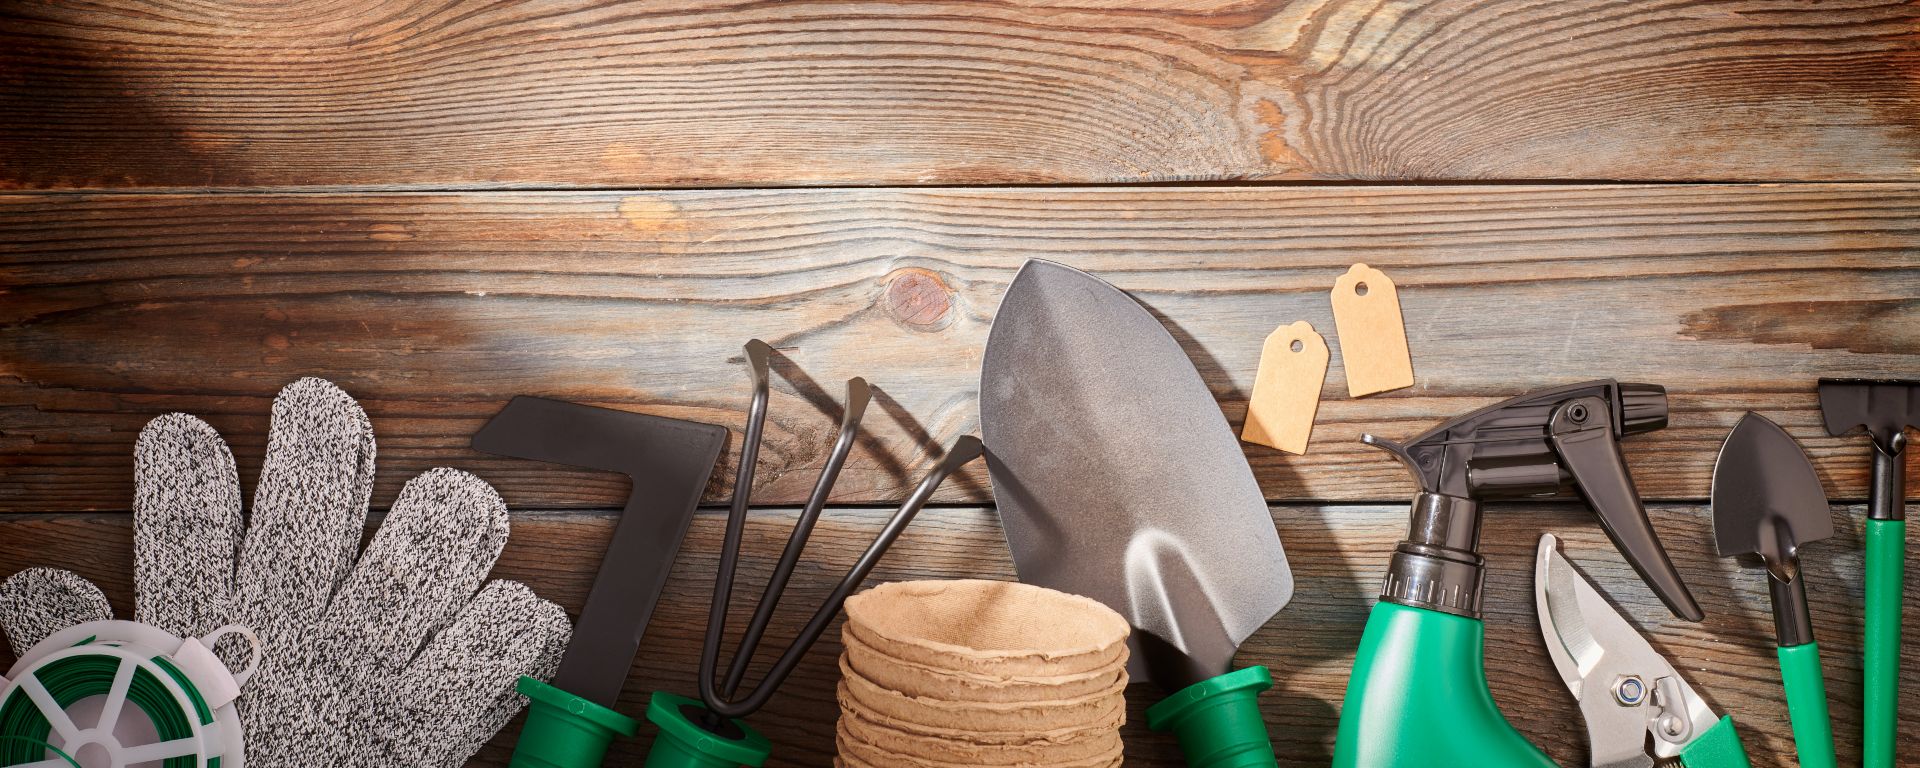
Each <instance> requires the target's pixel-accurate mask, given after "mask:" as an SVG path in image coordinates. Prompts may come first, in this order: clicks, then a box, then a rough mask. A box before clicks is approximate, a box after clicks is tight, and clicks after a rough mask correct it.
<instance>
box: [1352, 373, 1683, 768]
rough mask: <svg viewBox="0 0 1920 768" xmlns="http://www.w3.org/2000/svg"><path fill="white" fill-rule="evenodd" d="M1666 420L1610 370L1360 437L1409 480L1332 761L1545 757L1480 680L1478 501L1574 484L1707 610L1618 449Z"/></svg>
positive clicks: (1663, 582) (1662, 410) (1614, 528)
mask: <svg viewBox="0 0 1920 768" xmlns="http://www.w3.org/2000/svg"><path fill="white" fill-rule="evenodd" d="M1666 425H1667V395H1666V390H1664V389H1662V388H1660V387H1658V386H1655V385H1651V384H1622V383H1619V382H1615V381H1613V380H1610V379H1603V380H1599V381H1590V382H1586V383H1582V384H1574V385H1570V386H1563V387H1554V388H1550V389H1543V390H1536V391H1534V392H1530V393H1528V394H1525V395H1521V396H1519V397H1516V398H1513V399H1511V400H1507V401H1505V402H1502V403H1498V404H1495V405H1492V406H1489V407H1487V408H1482V409H1480V410H1478V411H1474V412H1473V413H1470V414H1467V415H1465V416H1461V417H1459V418H1456V419H1454V420H1452V421H1449V422H1447V423H1445V424H1442V425H1440V426H1439V427H1436V428H1434V429H1433V430H1431V431H1428V432H1427V433H1426V434H1423V435H1421V436H1419V437H1417V438H1414V439H1413V440H1411V441H1408V442H1407V443H1406V444H1405V445H1400V444H1397V443H1394V442H1392V441H1388V440H1382V439H1379V438H1376V437H1374V436H1372V435H1367V436H1365V437H1364V438H1363V440H1364V441H1365V442H1366V443H1367V444H1369V445H1372V446H1375V447H1377V448H1381V449H1383V450H1386V451H1388V452H1390V453H1392V454H1394V456H1396V457H1397V458H1399V459H1400V460H1401V462H1402V463H1404V464H1406V466H1407V469H1408V470H1409V471H1411V472H1412V473H1413V476H1414V479H1415V481H1416V482H1418V483H1419V486H1420V492H1419V493H1418V494H1417V495H1415V496H1414V500H1413V509H1412V513H1411V515H1412V524H1411V526H1410V530H1409V531H1408V533H1407V538H1406V539H1405V540H1403V541H1401V542H1400V544H1399V545H1398V546H1397V547H1396V548H1395V549H1394V553H1393V557H1392V560H1391V561H1390V562H1389V564H1388V566H1387V573H1386V578H1385V580H1384V581H1383V582H1382V584H1381V587H1380V602H1379V603H1378V604H1377V605H1375V606H1374V607H1373V612H1372V613H1371V615H1369V616H1368V618H1367V625H1366V629H1365V630H1364V632H1363V634H1362V635H1361V638H1360V649H1359V651H1358V652H1357V655H1356V657H1355V659H1354V665H1353V676H1352V678H1350V679H1349V680H1348V683H1347V697H1346V703H1345V705H1344V706H1343V708H1342V710H1341V713H1340V731H1339V736H1338V738H1337V740H1336V742H1335V746H1334V754H1333V764H1334V766H1335V768H1398V767H1401V766H1406V767H1408V768H1411V767H1412V766H1433V765H1476V766H1487V767H1489V768H1506V767H1508V766H1552V765H1553V762H1552V761H1551V760H1549V759H1548V758H1547V756H1546V754H1545V753H1543V752H1541V751H1540V749H1539V748H1538V747H1535V746H1534V745H1533V744H1532V743H1531V742H1529V741H1527V739H1526V738H1525V737H1524V736H1522V735H1520V733H1519V732H1518V731H1516V730H1514V728H1513V726H1512V725H1511V724H1509V723H1508V722H1507V719H1506V717H1505V716H1504V715H1502V714H1501V713H1500V710H1499V709H1498V708H1497V707H1495V706H1494V703H1493V695H1492V694H1491V693H1490V692H1489V691H1488V689H1487V678H1486V668H1485V651H1486V628H1485V626H1484V625H1482V623H1481V620H1480V582H1481V577H1482V574H1483V572H1484V570H1485V564H1484V561H1483V560H1482V559H1481V557H1480V555H1479V553H1478V552H1477V551H1476V550H1477V549H1478V547H1479V541H1480V503H1481V502H1482V501H1486V500H1495V499H1519V498H1533V497H1544V496H1555V495H1561V494H1564V493H1565V492H1567V491H1569V490H1572V491H1576V492H1578V494H1579V495H1580V497H1581V498H1583V499H1584V500H1585V501H1586V502H1587V504H1588V505H1589V506H1591V507H1592V508H1593V511H1594V513H1595V514H1596V515H1597V516H1598V517H1599V519H1600V526H1601V528H1603V529H1604V530H1605V531H1606V532H1607V535H1608V537H1610V538H1611V539H1613V543H1614V546H1616V547H1618V548H1619V550H1620V553H1621V554H1622V555H1624V556H1625V557H1626V560H1627V562H1628V563H1629V564H1631V565H1632V566H1633V568H1634V570H1635V571H1637V572H1638V573H1639V574H1640V577H1641V579H1643V580H1645V581H1646V582H1647V585H1648V586H1650V587H1652V588H1653V591H1654V593H1655V594H1657V595H1658V596H1659V597H1660V599H1661V601H1662V602H1664V603H1666V605H1667V608H1668V609H1670V610H1672V611H1673V612H1674V614H1675V615H1677V616H1680V617H1682V618H1685V619H1687V620H1689V621H1699V620H1700V619H1701V618H1703V616H1704V614H1702V612H1701V610H1700V605H1699V603H1697V602H1695V601H1694V599H1693V595H1692V594H1691V593H1689V592H1688V591H1687V588H1686V585H1685V584H1683V583H1682V582H1681V580H1680V574H1679V572H1678V571H1676V570H1675V569H1674V567H1673V562H1672V560H1670V559H1668V557H1667V553H1666V550H1665V549H1664V548H1662V547H1661V546H1660V540H1659V539H1658V538H1657V537H1656V536H1655V535H1654V532H1653V525H1652V523H1650V522H1649V521H1648V519H1647V512H1646V508H1645V507H1643V506H1642V505H1641V503H1640V495H1639V492H1638V491H1636V490H1635V489H1634V487H1633V478H1632V476H1631V475H1629V474H1628V473H1627V465H1626V461H1625V459H1624V458H1623V457H1622V456H1621V454H1620V444H1619V438H1621V437H1624V436H1626V435H1633V434H1640V433H1643V432H1651V431H1653V430H1656V429H1660V428H1662V427H1665V426H1666Z"/></svg>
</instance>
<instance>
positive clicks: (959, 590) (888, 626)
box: [844, 579, 1129, 677]
mask: <svg viewBox="0 0 1920 768" xmlns="http://www.w3.org/2000/svg"><path fill="white" fill-rule="evenodd" d="M846 614H847V622H846V625H845V627H846V628H845V630H844V632H845V633H847V634H850V635H852V636H853V637H854V638H855V639H857V640H859V641H860V642H862V643H864V644H865V645H867V646H868V647H869V648H872V649H873V650H875V651H877V652H878V653H880V654H884V655H886V656H890V657H893V658H895V659H899V660H901V661H905V662H911V663H914V664H920V665H923V666H927V667H932V668H934V669H945V670H953V671H956V672H965V673H975V674H987V675H1014V676H1042V677H1051V676H1061V675H1075V674H1085V673H1090V672H1095V671H1097V670H1101V669H1105V668H1108V667H1111V666H1113V665H1114V664H1115V663H1125V654H1126V652H1127V651H1126V647H1127V645H1126V641H1127V632H1128V631H1129V628H1128V626H1127V621H1126V619H1124V618H1122V617H1121V616H1120V614H1118V613H1115V612H1114V611H1113V609H1111V608H1108V607H1106V606H1105V605H1101V604H1100V603H1099V602H1097V601H1094V600H1091V599H1088V598H1085V597H1080V596H1078V595H1069V594H1067V593H1065V592H1057V591H1054V590H1051V589H1047V588H1045V587H1036V586H1033V585H1031V584H1022V583H1020V582H1016V581H983V580H977V579H957V580H939V581H901V582H893V583H889V584H882V585H880V586H878V587H874V588H873V589H869V590H867V591H865V592H862V593H860V594H858V595H854V596H853V597H850V598H848V599H847V603H846Z"/></svg>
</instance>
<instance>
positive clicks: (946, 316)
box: [886, 269, 953, 331]
mask: <svg viewBox="0 0 1920 768" xmlns="http://www.w3.org/2000/svg"><path fill="white" fill-rule="evenodd" d="M886 303H887V313H888V314H890V315H892V316H893V319H894V321H895V322H898V323H900V324H901V325H904V326H906V327H908V328H912V329H913V330H916V331H938V330H940V329H942V328H945V327H947V326H948V325H949V324H951V323H952V321H953V320H952V318H953V291H952V290H951V289H949V288H947V284H946V283H943V282H941V281H940V277H939V276H938V275H935V274H934V273H932V272H929V271H927V270H924V269H902V270H900V271H898V272H896V273H895V274H894V276H893V279H892V280H891V281H889V282H888V283H887V296H886Z"/></svg>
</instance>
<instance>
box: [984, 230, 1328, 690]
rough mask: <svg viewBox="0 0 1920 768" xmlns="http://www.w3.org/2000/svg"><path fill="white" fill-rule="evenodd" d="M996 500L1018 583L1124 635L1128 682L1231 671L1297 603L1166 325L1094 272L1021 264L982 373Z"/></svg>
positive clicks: (1245, 478) (1238, 463)
mask: <svg viewBox="0 0 1920 768" xmlns="http://www.w3.org/2000/svg"><path fill="white" fill-rule="evenodd" d="M980 421H981V431H982V433H983V436H984V438H985V440H986V444H987V466H988V469H989V472H990V473H991V475H992V478H993V493H994V500H995V501H996V502H997V503H998V505H999V509H1000V518H1001V520H1002V521H1003V522H1004V524H1005V527H1006V531H1007V543H1008V544H1009V545H1010V546H1011V547H1012V549H1013V557H1014V563H1015V564H1016V565H1017V566H1018V568H1019V571H1020V579H1021V580H1022V581H1025V582H1028V583H1032V584H1039V585H1041V586H1046V587H1050V588H1053V589H1058V590H1061V591H1064V592H1072V593H1075V594H1080V595H1086V596H1088V597H1091V598H1094V599H1096V600H1099V601H1101V602H1103V603H1106V604H1107V605H1108V606H1111V607H1112V608H1113V609H1114V610H1116V611H1119V612H1120V614H1121V615H1123V616H1126V617H1127V618H1128V620H1129V621H1131V622H1132V623H1133V626H1134V628H1135V630H1136V631H1135V632H1134V656H1133V663H1132V664H1131V668H1132V673H1133V675H1134V679H1135V680H1141V679H1152V680H1154V681H1155V682H1158V683H1161V684H1162V685H1165V686H1168V687H1170V688H1179V687H1184V686H1185V685H1186V684H1187V683H1191V682H1195V681H1198V680H1203V679H1206V678H1208V677H1212V676H1214V675H1218V674H1222V673H1225V672H1227V671H1228V670H1229V667H1230V664H1231V662H1232V660H1233V653H1234V651H1235V650H1236V649H1237V648H1238V647H1239V645H1240V643H1241V642H1242V641H1243V640H1245V639H1246V638H1247V636H1248V635H1251V634H1253V632H1254V631H1255V630H1257V629H1259V628H1260V627H1261V626H1262V625H1264V624H1265V623H1266V622H1267V620H1268V619H1270V618H1272V617H1273V615H1274V613H1276V612H1278V611H1279V610H1280V608H1281V607H1282V606H1285V605H1286V604H1287V600H1289V599H1290V598H1291V597H1292V595H1293V575H1292V572H1291V571H1290V570H1288V568H1287V560H1286V553H1285V551H1284V550H1282V549H1281V546H1280V536H1279V534H1278V533H1276V532H1275V530H1274V526H1273V518H1272V517H1271V516H1270V514H1269V513H1268V511H1267V504H1266V499H1265V498H1264V496H1263V495H1262V494H1261V492H1260V486H1259V484H1258V483H1257V482H1255V480H1254V477H1253V472H1252V471H1251V470H1250V469H1249V468H1248V467H1247V462H1246V456H1245V454H1243V453H1242V452H1241V450H1240V444H1239V441H1238V440H1237V439H1235V437H1234V435H1233V432H1232V430H1231V429H1230V428H1229V427H1228V425H1227V421H1226V419H1225V417H1223V416H1222V415H1221V413H1220V407H1219V405H1218V404H1217V403H1216V402H1215V401H1214V398H1213V393H1212V392H1211V391H1209V390H1208V389H1207V386H1206V383H1205V382H1203V381H1201V379H1200V375H1199V373H1198V372H1197V371H1195V370H1194V367H1193V363H1192V361H1190V360H1188V359H1187V356H1186V353H1185V352H1184V351H1183V350H1181V348H1180V344H1179V343H1178V342H1176V341H1175V340H1174V338H1173V336H1172V335H1171V334H1169V333H1168V332H1167V329H1166V328H1165V326H1162V325H1161V324H1160V321H1159V320H1157V319H1155V318H1154V316H1153V315H1152V314H1150V313H1148V312H1147V310H1146V308H1144V307H1142V306H1141V305H1140V303H1139V302H1137V301H1135V300H1134V299H1133V298H1132V297H1130V296H1128V295H1127V294H1125V293H1123V292H1121V291H1120V290H1119V289H1117V288H1115V287H1113V286H1112V285H1109V284H1107V283H1105V282H1103V281H1101V280H1099V279H1097V278H1095V277H1093V276H1092V275H1088V274H1086V273H1084V272H1081V271H1079V270H1075V269H1072V268H1069V267H1066V266H1062V265H1060V264H1054V263H1051V262H1046V261H1029V262H1027V264H1026V265H1025V266H1024V267H1022V268H1021V269H1020V273H1019V275H1018V276H1016V277H1015V278H1014V280H1013V284H1012V285H1011V286H1009V287H1008V288H1007V293H1006V296H1005V298H1003V299H1002V300H1001V304H1000V310H999V314H998V315H996V316H995V318H994V323H993V331H992V334H991V336H990V337H989V338H988V341H987V350H986V357H985V360H983V361H982V364H981V372H980Z"/></svg>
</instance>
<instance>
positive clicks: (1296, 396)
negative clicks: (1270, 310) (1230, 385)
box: [1240, 320, 1327, 453]
mask: <svg viewBox="0 0 1920 768" xmlns="http://www.w3.org/2000/svg"><path fill="white" fill-rule="evenodd" d="M1326 380H1327V340H1326V339H1324V338H1321V337H1320V334H1318V333H1316V332H1314V330H1313V326H1312V325H1311V324H1309V323H1308V322H1307V321H1305V320H1301V321H1299V322H1296V323H1294V324H1292V325H1287V326H1281V327H1280V328H1279V329H1278V330H1276V331H1274V332H1273V333H1271V334H1269V335H1268V336H1267V343H1266V345H1265V346H1263V347H1261V349H1260V372H1259V373H1257V374H1255V375H1254V377H1253V397H1252V398H1251V399H1249V400H1248V402H1247V423H1246V426H1245V427H1242V428H1241V430H1240V439H1242V440H1245V441H1247V442H1249V443H1259V444H1261V445H1265V446H1269V447H1272V448H1278V449H1280V450H1283V451H1286V452H1288V453H1306V452H1307V437H1308V436H1309V435H1311V434H1313V415H1314V413H1315V412H1317V411H1319V410H1320V386H1321V385H1322V384H1324V383H1326Z"/></svg>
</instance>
